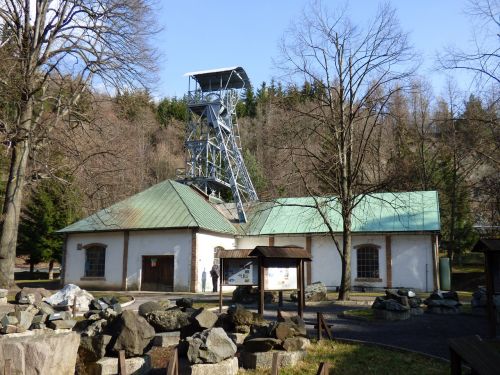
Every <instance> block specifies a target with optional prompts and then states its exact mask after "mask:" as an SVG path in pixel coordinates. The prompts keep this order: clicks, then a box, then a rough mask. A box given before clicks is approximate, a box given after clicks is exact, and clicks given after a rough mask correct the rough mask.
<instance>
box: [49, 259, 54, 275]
mask: <svg viewBox="0 0 500 375" xmlns="http://www.w3.org/2000/svg"><path fill="white" fill-rule="evenodd" d="M49 280H54V259H51V260H50V262H49Z"/></svg>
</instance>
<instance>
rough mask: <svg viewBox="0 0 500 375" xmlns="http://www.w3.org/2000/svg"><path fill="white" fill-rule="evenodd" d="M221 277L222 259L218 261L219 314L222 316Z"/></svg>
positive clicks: (222, 272) (222, 271)
mask: <svg viewBox="0 0 500 375" xmlns="http://www.w3.org/2000/svg"><path fill="white" fill-rule="evenodd" d="M222 275H224V259H221V260H220V265H219V314H222V279H223V277H222Z"/></svg>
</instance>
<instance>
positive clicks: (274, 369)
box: [271, 352, 280, 375]
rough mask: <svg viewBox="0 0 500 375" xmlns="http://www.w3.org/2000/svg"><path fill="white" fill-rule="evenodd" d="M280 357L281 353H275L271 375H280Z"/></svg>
mask: <svg viewBox="0 0 500 375" xmlns="http://www.w3.org/2000/svg"><path fill="white" fill-rule="evenodd" d="M279 357H280V353H279V352H275V353H274V354H273V363H272V367H271V375H278V370H279Z"/></svg>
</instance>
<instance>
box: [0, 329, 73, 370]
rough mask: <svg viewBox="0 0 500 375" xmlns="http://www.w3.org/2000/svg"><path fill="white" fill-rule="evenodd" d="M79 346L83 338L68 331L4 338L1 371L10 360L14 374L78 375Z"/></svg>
mask: <svg viewBox="0 0 500 375" xmlns="http://www.w3.org/2000/svg"><path fill="white" fill-rule="evenodd" d="M28 333H29V335H28ZM16 336H17V335H16ZM79 344H80V335H78V334H77V333H76V332H67V331H66V332H55V331H52V330H44V331H28V332H25V334H21V336H18V337H10V336H3V337H0V347H1V348H2V350H0V368H1V367H2V364H3V363H5V360H6V359H10V360H11V367H12V369H14V374H57V375H74V373H75V365H76V358H77V351H78V346H79Z"/></svg>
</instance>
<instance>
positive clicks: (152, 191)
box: [59, 180, 236, 234]
mask: <svg viewBox="0 0 500 375" xmlns="http://www.w3.org/2000/svg"><path fill="white" fill-rule="evenodd" d="M164 228H202V229H206V230H209V231H213V232H219V233H228V234H234V233H236V229H235V228H234V227H233V226H232V225H231V223H230V222H229V221H228V220H227V219H226V218H225V217H224V216H223V215H222V214H221V213H219V211H217V209H215V208H214V207H213V206H212V205H211V204H209V203H208V202H207V201H206V200H205V199H204V198H203V197H202V196H201V195H200V194H198V193H197V192H196V191H194V190H193V189H192V188H191V187H189V186H187V185H183V184H180V183H178V182H175V181H171V180H166V181H163V182H161V183H159V184H156V185H154V186H152V187H150V188H149V189H146V190H144V191H142V192H140V193H138V194H136V195H133V196H132V197H130V198H127V199H125V200H123V201H121V202H118V203H116V204H114V205H113V206H111V207H108V208H105V209H104V210H101V211H99V212H97V213H96V214H94V215H92V216H89V217H87V218H86V219H83V220H80V221H77V222H76V223H74V224H71V225H70V226H68V227H66V228H64V229H61V230H60V231H59V233H74V232H95V231H112V230H125V229H130V230H141V229H164Z"/></svg>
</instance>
